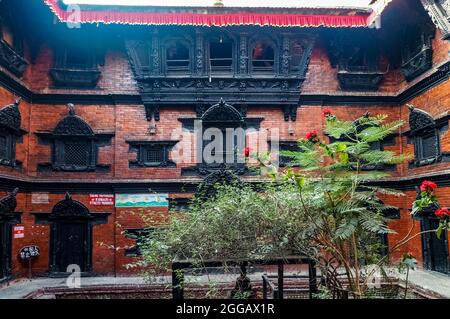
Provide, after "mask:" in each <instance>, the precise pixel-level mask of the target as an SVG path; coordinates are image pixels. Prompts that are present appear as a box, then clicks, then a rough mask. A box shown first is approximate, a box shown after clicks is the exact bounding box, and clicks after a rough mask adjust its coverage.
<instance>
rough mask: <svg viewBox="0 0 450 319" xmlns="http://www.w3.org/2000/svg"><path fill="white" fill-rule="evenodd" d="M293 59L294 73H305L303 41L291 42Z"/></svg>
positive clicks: (291, 61) (291, 62)
mask: <svg viewBox="0 0 450 319" xmlns="http://www.w3.org/2000/svg"><path fill="white" fill-rule="evenodd" d="M290 54H291V58H290V65H291V70H292V71H293V72H298V71H303V69H304V67H305V66H304V58H305V46H304V44H303V43H302V42H301V41H298V40H294V41H292V42H291V52H290Z"/></svg>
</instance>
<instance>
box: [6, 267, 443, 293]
mask: <svg viewBox="0 0 450 319" xmlns="http://www.w3.org/2000/svg"><path fill="white" fill-rule="evenodd" d="M261 275H262V273H255V274H252V275H250V276H249V277H250V279H252V281H254V282H256V281H258V280H261ZM209 279H212V280H216V281H219V282H234V280H235V279H236V274H230V275H212V276H210V278H209ZM400 279H404V275H400ZM170 280H171V277H169V276H167V277H158V278H155V279H154V280H153V281H152V282H153V283H158V284H166V283H167V284H169V283H170ZM186 280H187V281H188V282H194V281H195V282H200V283H201V282H207V280H208V278H207V277H206V276H195V277H191V276H186ZM67 282H68V279H67V278H33V279H32V280H29V279H19V280H14V281H11V282H9V284H3V286H1V287H0V299H22V298H27V297H28V296H30V295H32V294H33V293H35V292H37V291H39V290H42V289H44V288H67V287H68V285H67ZM80 284H81V288H87V287H90V286H91V287H93V286H109V287H110V286H139V285H146V284H149V282H148V281H146V280H145V278H144V277H82V278H81V281H80ZM409 286H410V287H414V288H417V289H419V290H421V291H423V292H426V293H427V294H430V295H435V296H437V295H439V296H441V297H442V298H447V299H450V276H448V275H444V274H441V273H437V272H431V271H423V270H415V271H411V272H410V274H409Z"/></svg>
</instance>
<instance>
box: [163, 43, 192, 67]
mask: <svg viewBox="0 0 450 319" xmlns="http://www.w3.org/2000/svg"><path fill="white" fill-rule="evenodd" d="M166 61H167V71H169V72H180V71H188V70H189V65H190V59H189V48H188V47H186V46H185V45H184V44H182V43H180V42H175V43H171V44H170V45H169V46H168V47H167V49H166Z"/></svg>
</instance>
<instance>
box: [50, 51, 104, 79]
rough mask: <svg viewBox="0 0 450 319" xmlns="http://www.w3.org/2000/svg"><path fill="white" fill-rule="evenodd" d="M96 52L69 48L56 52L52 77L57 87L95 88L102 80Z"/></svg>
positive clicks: (51, 70)
mask: <svg viewBox="0 0 450 319" xmlns="http://www.w3.org/2000/svg"><path fill="white" fill-rule="evenodd" d="M96 60H97V58H96V52H95V50H92V48H91V47H90V46H89V45H86V46H85V47H83V48H80V47H76V46H71V45H69V46H67V47H64V48H58V49H57V50H56V52H55V60H54V67H53V68H52V69H50V76H51V77H52V79H53V85H54V86H55V87H58V88H59V87H64V88H95V87H96V85H97V82H98V80H99V78H100V71H99V70H98V65H97V64H98V63H97V61H96Z"/></svg>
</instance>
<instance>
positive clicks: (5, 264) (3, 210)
mask: <svg viewBox="0 0 450 319" xmlns="http://www.w3.org/2000/svg"><path fill="white" fill-rule="evenodd" d="M17 193H18V189H17V188H16V189H15V190H14V191H13V192H12V193H10V194H9V195H7V196H5V197H3V198H2V199H0V281H2V280H4V279H7V278H8V277H10V276H11V260H12V227H13V225H15V224H18V223H20V213H16V212H14V211H15V209H16V205H17V202H16V195H17Z"/></svg>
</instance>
